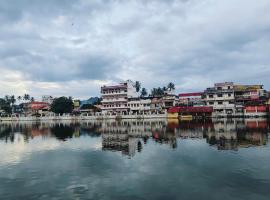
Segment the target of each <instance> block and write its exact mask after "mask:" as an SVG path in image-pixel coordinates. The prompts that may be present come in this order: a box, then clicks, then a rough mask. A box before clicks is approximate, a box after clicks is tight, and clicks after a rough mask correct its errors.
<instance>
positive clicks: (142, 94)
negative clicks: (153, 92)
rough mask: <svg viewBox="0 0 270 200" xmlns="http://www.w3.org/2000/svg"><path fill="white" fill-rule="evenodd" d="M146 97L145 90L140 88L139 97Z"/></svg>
mask: <svg viewBox="0 0 270 200" xmlns="http://www.w3.org/2000/svg"><path fill="white" fill-rule="evenodd" d="M146 95H147V90H146V89H145V88H142V90H141V97H145V96H146Z"/></svg>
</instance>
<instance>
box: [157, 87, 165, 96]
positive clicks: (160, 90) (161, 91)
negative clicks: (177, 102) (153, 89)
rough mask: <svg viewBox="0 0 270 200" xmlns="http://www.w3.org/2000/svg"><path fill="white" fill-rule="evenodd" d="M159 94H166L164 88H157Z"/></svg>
mask: <svg viewBox="0 0 270 200" xmlns="http://www.w3.org/2000/svg"><path fill="white" fill-rule="evenodd" d="M157 95H159V96H162V95H164V91H163V89H162V88H161V87H158V89H157Z"/></svg>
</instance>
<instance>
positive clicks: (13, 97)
mask: <svg viewBox="0 0 270 200" xmlns="http://www.w3.org/2000/svg"><path fill="white" fill-rule="evenodd" d="M15 102H16V98H15V96H14V95H12V96H10V103H11V104H12V106H13V105H14V104H15Z"/></svg>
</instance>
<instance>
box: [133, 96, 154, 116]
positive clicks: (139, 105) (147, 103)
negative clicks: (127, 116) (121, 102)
mask: <svg viewBox="0 0 270 200" xmlns="http://www.w3.org/2000/svg"><path fill="white" fill-rule="evenodd" d="M128 108H129V113H131V114H150V113H151V98H129V99H128Z"/></svg>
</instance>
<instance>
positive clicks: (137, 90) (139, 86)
mask: <svg viewBox="0 0 270 200" xmlns="http://www.w3.org/2000/svg"><path fill="white" fill-rule="evenodd" d="M135 88H136V92H139V91H140V90H141V83H140V82H139V81H136V82H135Z"/></svg>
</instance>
